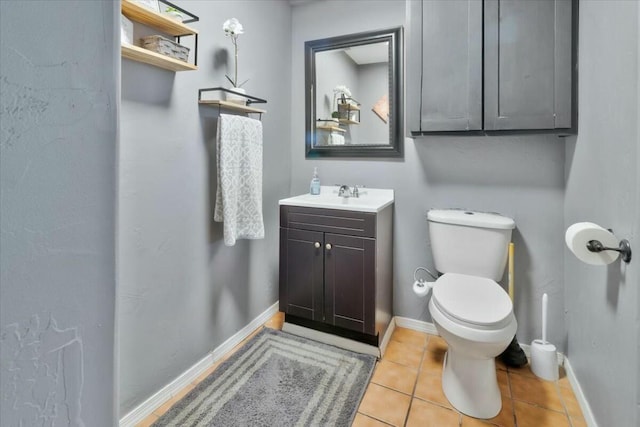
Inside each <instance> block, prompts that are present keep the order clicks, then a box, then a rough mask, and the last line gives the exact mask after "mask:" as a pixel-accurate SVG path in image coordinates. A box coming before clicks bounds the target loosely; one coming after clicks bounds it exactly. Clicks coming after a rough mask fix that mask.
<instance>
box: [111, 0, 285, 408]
mask: <svg viewBox="0 0 640 427" xmlns="http://www.w3.org/2000/svg"><path fill="white" fill-rule="evenodd" d="M179 4H180V5H181V6H183V7H184V8H185V9H187V10H189V11H190V12H192V13H194V14H195V15H197V16H199V17H200V21H199V22H197V23H193V24H191V25H192V26H193V27H194V28H195V29H197V30H198V31H199V40H198V44H199V54H198V66H199V69H198V70H197V71H186V72H180V73H173V72H169V71H164V70H161V69H158V68H155V67H152V66H149V65H145V64H140V63H137V62H132V61H129V60H124V59H123V60H122V112H121V123H122V131H121V141H122V142H121V150H120V175H119V178H120V183H119V190H120V199H119V202H120V210H119V230H118V239H119V256H118V262H119V286H120V288H119V300H118V301H119V304H120V315H119V319H118V320H119V328H120V359H119V360H120V375H119V377H120V401H119V405H120V411H121V415H125V414H126V413H127V412H129V411H130V410H131V409H133V408H134V407H135V406H137V405H138V404H140V403H141V402H142V401H144V400H145V399H146V398H148V397H149V396H151V395H152V394H153V393H155V392H157V391H158V390H159V389H160V388H162V387H163V386H165V385H166V384H168V383H169V382H170V381H172V380H173V379H174V378H176V377H177V376H178V375H180V374H181V373H183V372H184V371H185V370H186V369H188V368H189V367H191V366H192V365H193V364H195V363H196V362H197V361H199V360H200V359H202V358H203V357H204V356H205V355H206V354H207V353H208V352H209V351H211V350H212V349H214V348H216V347H217V346H218V345H220V344H221V343H222V342H224V341H225V340H226V339H227V338H229V337H230V336H231V335H233V334H234V333H236V332H237V331H238V330H240V329H241V328H242V327H244V326H246V325H247V324H248V323H249V322H250V321H251V320H252V319H254V318H255V317H256V316H257V315H258V314H260V313H261V312H263V311H264V310H265V309H266V308H267V307H269V306H270V305H271V304H273V303H274V302H275V301H276V300H277V299H278V226H279V222H278V200H279V199H281V198H283V197H286V196H288V194H289V193H288V189H289V179H290V177H289V158H290V157H289V146H290V134H289V131H288V129H289V128H290V124H291V120H290V111H289V109H290V99H291V98H290V93H291V79H290V75H291V66H290V64H291V61H290V43H291V42H290V35H291V20H290V18H291V12H290V6H289V4H288V2H287V1H268V2H266V1H265V2H257V1H180V2H179ZM231 17H236V18H238V19H239V20H240V22H241V23H242V24H243V25H244V29H245V34H243V35H241V36H240V38H239V41H238V42H239V49H240V51H239V80H240V81H243V80H245V79H250V80H249V82H248V83H247V84H246V85H245V86H244V87H245V88H246V90H247V93H249V94H251V95H255V96H257V97H260V98H264V99H266V100H267V101H268V104H264V105H263V104H259V105H257V106H258V107H259V108H265V109H266V110H267V113H266V114H265V115H263V118H262V123H263V126H264V132H263V133H264V161H263V166H264V178H263V206H264V221H265V239H264V240H255V241H247V240H241V241H238V243H237V244H236V246H234V247H226V246H224V243H223V241H222V225H221V224H220V223H214V222H213V200H215V189H216V168H215V153H214V148H213V147H215V133H216V120H215V118H216V116H217V110H215V111H214V110H212V109H210V108H206V107H198V103H197V94H198V89H199V88H208V87H215V86H225V87H227V86H228V82H227V80H226V79H225V77H224V74H225V73H227V74H231V75H232V74H233V71H234V70H233V65H232V64H231V65H230V66H229V67H227V66H225V65H224V64H223V63H222V61H221V57H223V56H224V55H221V51H227V52H229V53H230V54H231V57H233V45H232V43H231V41H230V39H229V38H227V37H225V36H224V33H223V31H222V23H223V22H224V21H225V20H226V19H228V18H231ZM187 40H188V38H185V42H186V41H187Z"/></svg>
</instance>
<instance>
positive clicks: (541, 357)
mask: <svg viewBox="0 0 640 427" xmlns="http://www.w3.org/2000/svg"><path fill="white" fill-rule="evenodd" d="M531 370H532V371H533V373H534V374H536V376H538V377H540V378H542V379H544V380H547V381H555V380H557V379H558V356H557V352H556V346H555V345H553V344H551V343H549V342H545V341H543V340H533V341H532V342H531Z"/></svg>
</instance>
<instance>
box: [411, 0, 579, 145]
mask: <svg viewBox="0 0 640 427" xmlns="http://www.w3.org/2000/svg"><path fill="white" fill-rule="evenodd" d="M408 14H409V15H408V16H409V18H408V27H409V29H408V37H407V83H408V84H407V127H408V129H409V132H408V133H409V136H417V135H420V134H422V133H428V132H452V131H453V132H455V131H483V130H484V131H497V130H510V131H514V130H516V131H524V130H553V129H568V128H571V127H572V40H571V37H572V0H538V1H528V0H484V1H479V0H454V1H442V2H440V1H437V2H434V1H418V0H415V1H414V0H410V1H409V2H408Z"/></svg>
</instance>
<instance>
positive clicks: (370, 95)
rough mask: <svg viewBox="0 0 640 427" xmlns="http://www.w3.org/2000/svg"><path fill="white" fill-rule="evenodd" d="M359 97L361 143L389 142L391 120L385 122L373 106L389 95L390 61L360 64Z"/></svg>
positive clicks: (359, 136)
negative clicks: (374, 110)
mask: <svg viewBox="0 0 640 427" xmlns="http://www.w3.org/2000/svg"><path fill="white" fill-rule="evenodd" d="M358 83H359V86H358V97H357V98H356V99H357V100H358V102H360V103H361V104H362V105H361V110H360V122H361V125H360V126H359V127H358V128H359V129H360V134H359V135H358V138H359V141H360V143H363V144H388V143H389V122H388V121H387V123H385V122H384V121H382V120H381V119H380V117H378V115H377V114H376V113H374V112H373V109H372V108H373V106H374V105H375V103H376V102H378V100H379V99H380V98H381V97H382V95H387V98H388V97H389V63H388V62H384V63H377V64H364V65H359V66H358Z"/></svg>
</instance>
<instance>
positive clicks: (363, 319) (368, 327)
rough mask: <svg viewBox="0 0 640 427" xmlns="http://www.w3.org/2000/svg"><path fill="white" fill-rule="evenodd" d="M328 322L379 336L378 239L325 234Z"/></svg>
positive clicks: (326, 315)
mask: <svg viewBox="0 0 640 427" xmlns="http://www.w3.org/2000/svg"><path fill="white" fill-rule="evenodd" d="M324 249H325V261H324V263H325V308H324V310H325V322H326V323H328V324H330V325H333V326H339V327H342V328H345V329H349V330H352V331H358V332H362V333H365V334H370V335H374V334H375V295H376V289H375V280H376V277H375V271H376V265H375V251H376V242H375V240H374V239H368V238H361V237H353V236H344V235H337V234H330V233H326V234H325V248H324Z"/></svg>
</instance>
